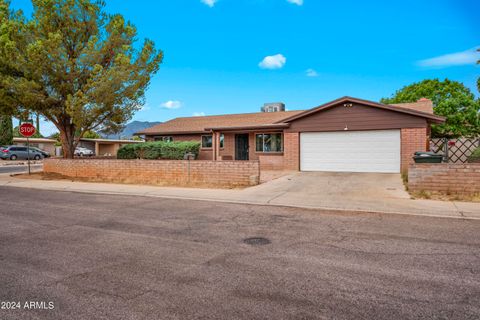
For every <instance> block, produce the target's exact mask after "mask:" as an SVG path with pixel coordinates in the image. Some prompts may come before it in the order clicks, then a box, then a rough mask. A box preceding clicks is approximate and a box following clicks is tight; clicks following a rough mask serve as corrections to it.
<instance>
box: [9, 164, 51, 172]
mask: <svg viewBox="0 0 480 320" xmlns="http://www.w3.org/2000/svg"><path fill="white" fill-rule="evenodd" d="M41 168H42V165H41V164H32V165H31V166H30V169H31V170H32V171H38V170H40V169H41ZM27 171H28V166H26V165H20V166H0V173H20V172H27Z"/></svg>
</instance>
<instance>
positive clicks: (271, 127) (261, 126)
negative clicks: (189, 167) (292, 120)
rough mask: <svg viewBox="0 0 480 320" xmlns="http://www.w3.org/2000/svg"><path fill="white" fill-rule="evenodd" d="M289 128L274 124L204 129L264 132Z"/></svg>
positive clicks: (285, 124) (207, 129)
mask: <svg viewBox="0 0 480 320" xmlns="http://www.w3.org/2000/svg"><path fill="white" fill-rule="evenodd" d="M288 127H290V124H289V123H275V124H264V125H252V126H235V127H212V128H205V131H238V130H265V129H285V128H288Z"/></svg>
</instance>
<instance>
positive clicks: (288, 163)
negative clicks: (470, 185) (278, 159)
mask: <svg viewBox="0 0 480 320" xmlns="http://www.w3.org/2000/svg"><path fill="white" fill-rule="evenodd" d="M283 154H284V156H283V158H284V159H283V163H284V169H285V170H296V171H298V170H300V133H298V132H285V133H284V134H283Z"/></svg>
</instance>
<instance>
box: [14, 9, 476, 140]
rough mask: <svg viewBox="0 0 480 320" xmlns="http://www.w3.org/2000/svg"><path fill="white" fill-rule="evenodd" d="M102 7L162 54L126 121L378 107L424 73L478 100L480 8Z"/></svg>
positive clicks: (27, 11)
mask: <svg viewBox="0 0 480 320" xmlns="http://www.w3.org/2000/svg"><path fill="white" fill-rule="evenodd" d="M12 6H13V7H14V8H16V9H19V8H21V9H23V10H24V11H25V12H26V14H29V13H30V12H31V5H30V1H29V0H13V1H12ZM107 11H108V12H109V13H121V14H123V15H124V16H125V17H126V18H127V19H128V20H130V21H131V22H132V23H133V24H135V25H136V26H137V28H138V32H139V39H142V38H150V39H152V40H154V41H155V43H156V45H157V46H158V47H159V48H161V49H162V50H164V53H165V60H164V63H163V64H162V66H161V69H160V71H159V73H158V74H157V75H156V76H155V77H154V78H153V80H152V83H151V85H150V88H149V90H148V92H147V95H146V101H147V103H146V106H145V107H144V109H143V110H142V111H139V112H138V113H137V114H136V115H135V117H134V119H135V120H142V121H144V120H148V121H165V120H169V119H171V118H174V117H179V116H192V115H203V114H205V115H212V114H222V113H240V112H256V111H258V110H259V109H260V106H261V105H262V104H263V103H264V102H272V101H283V102H285V103H286V105H287V108H288V109H289V110H294V109H306V108H311V107H314V106H317V105H319V104H322V103H325V102H328V101H329V100H333V99H336V98H338V97H340V96H344V95H350V96H355V97H359V98H363V99H370V100H374V101H378V100H379V99H380V98H382V97H385V96H389V95H391V94H392V93H393V92H394V91H395V90H397V89H399V88H401V87H402V86H404V85H407V84H410V83H412V82H415V81H420V80H423V79H427V78H441V79H443V78H446V77H448V78H450V79H452V80H458V81H461V82H463V83H465V84H466V85H467V86H468V87H470V88H472V89H473V90H474V92H475V93H476V94H478V93H477V90H476V89H475V81H476V79H477V78H478V77H479V76H480V67H479V66H476V65H475V64H474V61H475V60H476V59H477V58H478V59H480V55H478V54H476V53H474V50H473V48H476V47H479V46H480V33H479V30H480V20H479V19H478V12H480V1H474V0H471V1H462V0H436V1H433V0H432V1H430V0H415V1H413V0H401V1H400V0H399V1H384V0H381V1H358V0H357V1H354V0H351V1H319V0H303V1H302V0H175V1H173V0H171V1H167V0H136V1H131V0H122V1H114V0H107ZM42 131H43V133H44V134H48V133H50V132H51V131H52V129H51V126H49V125H44V126H43V130H42Z"/></svg>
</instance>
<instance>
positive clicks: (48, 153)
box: [30, 147, 52, 158]
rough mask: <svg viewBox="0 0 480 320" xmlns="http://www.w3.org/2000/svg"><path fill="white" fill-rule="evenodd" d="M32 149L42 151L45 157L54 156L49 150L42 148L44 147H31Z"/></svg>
mask: <svg viewBox="0 0 480 320" xmlns="http://www.w3.org/2000/svg"><path fill="white" fill-rule="evenodd" d="M30 149H33V150H35V151H38V152H40V153H41V154H42V156H43V157H44V158H50V157H51V156H52V155H51V154H50V152H47V151H45V150H42V149H39V148H36V147H30Z"/></svg>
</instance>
